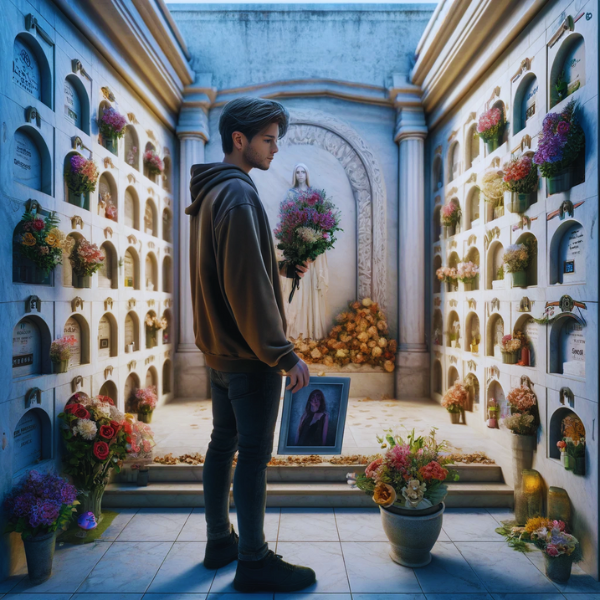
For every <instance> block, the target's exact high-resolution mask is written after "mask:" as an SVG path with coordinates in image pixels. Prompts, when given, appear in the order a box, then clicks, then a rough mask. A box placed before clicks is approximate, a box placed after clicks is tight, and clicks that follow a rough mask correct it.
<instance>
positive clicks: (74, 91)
mask: <svg viewBox="0 0 600 600" xmlns="http://www.w3.org/2000/svg"><path fill="white" fill-rule="evenodd" d="M64 92H65V105H64V106H65V119H66V120H67V121H69V123H72V124H73V125H75V127H77V129H81V131H83V132H84V133H86V134H87V135H89V134H90V99H89V97H88V94H87V90H86V89H85V86H84V85H83V83H81V80H80V79H79V77H77V75H74V74H72V73H71V74H70V75H67V76H66V78H65V82H64Z"/></svg>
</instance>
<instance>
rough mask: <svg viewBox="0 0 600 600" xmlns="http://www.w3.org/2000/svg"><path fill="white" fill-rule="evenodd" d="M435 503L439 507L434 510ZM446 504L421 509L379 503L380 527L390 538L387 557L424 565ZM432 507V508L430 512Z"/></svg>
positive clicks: (400, 562)
mask: <svg viewBox="0 0 600 600" xmlns="http://www.w3.org/2000/svg"><path fill="white" fill-rule="evenodd" d="M437 507H440V508H439V509H438V510H435V509H437ZM445 508H446V505H445V504H444V503H443V502H442V503H440V504H438V505H437V506H435V507H429V508H427V509H425V510H418V509H413V510H409V509H406V510H402V511H400V510H399V509H396V507H389V508H385V507H383V506H380V507H379V510H380V512H381V522H382V524H383V530H384V531H385V534H386V536H387V538H388V540H389V542H390V558H391V559H392V560H393V561H394V562H396V563H398V564H400V565H403V566H405V567H411V568H416V567H424V566H426V565H428V564H429V563H430V562H431V549H432V548H433V546H434V545H435V543H436V542H437V539H438V537H439V535H440V532H441V531H442V522H443V518H444V510H445ZM432 510H435V512H431V511H432Z"/></svg>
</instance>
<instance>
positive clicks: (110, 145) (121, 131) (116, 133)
mask: <svg viewBox="0 0 600 600" xmlns="http://www.w3.org/2000/svg"><path fill="white" fill-rule="evenodd" d="M126 125H127V119H126V118H125V117H124V116H123V115H122V114H121V113H119V112H117V111H116V110H115V109H114V108H113V107H112V106H109V107H108V108H106V109H105V110H104V111H103V112H102V116H101V117H100V118H99V119H98V129H99V130H100V134H101V135H102V142H103V144H104V147H105V148H106V149H107V150H109V151H110V152H112V153H113V154H117V140H118V139H119V138H122V137H123V136H124V135H125V126H126Z"/></svg>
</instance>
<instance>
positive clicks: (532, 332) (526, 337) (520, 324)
mask: <svg viewBox="0 0 600 600" xmlns="http://www.w3.org/2000/svg"><path fill="white" fill-rule="evenodd" d="M539 327H540V326H539V325H538V324H537V323H536V322H535V321H534V320H533V317H531V316H530V315H521V316H520V317H519V318H518V319H517V322H516V323H515V327H514V331H513V334H514V335H515V336H517V337H521V344H522V349H521V350H520V351H519V364H521V365H522V366H524V367H535V366H536V363H537V353H538V343H539V339H538V338H539ZM517 334H519V335H517ZM523 349H526V350H525V352H524V351H523Z"/></svg>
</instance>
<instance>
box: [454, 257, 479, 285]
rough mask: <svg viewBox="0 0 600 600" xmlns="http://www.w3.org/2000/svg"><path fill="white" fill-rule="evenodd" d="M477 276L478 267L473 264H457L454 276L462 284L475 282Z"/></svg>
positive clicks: (469, 262)
mask: <svg viewBox="0 0 600 600" xmlns="http://www.w3.org/2000/svg"><path fill="white" fill-rule="evenodd" d="M477 275H479V267H478V266H477V265H476V264H475V263H474V262H471V261H468V262H459V263H458V265H456V276H457V278H458V280H459V281H462V282H463V283H471V282H473V281H475V279H476V278H477Z"/></svg>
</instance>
